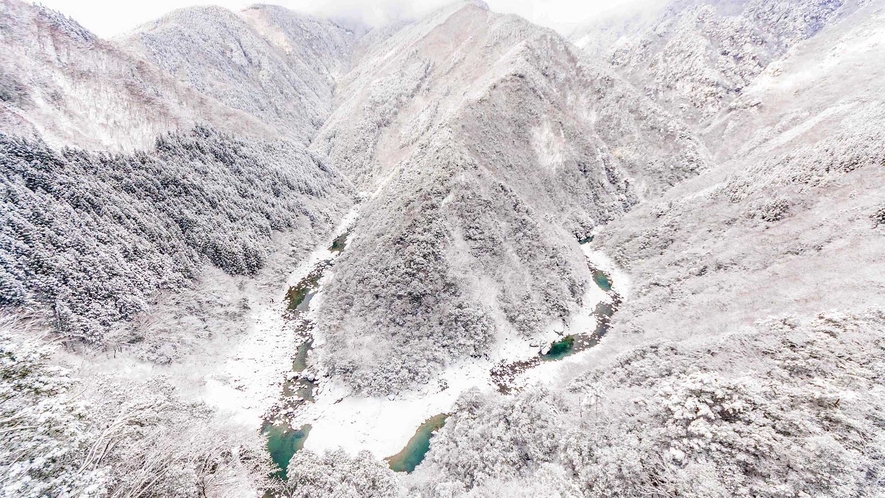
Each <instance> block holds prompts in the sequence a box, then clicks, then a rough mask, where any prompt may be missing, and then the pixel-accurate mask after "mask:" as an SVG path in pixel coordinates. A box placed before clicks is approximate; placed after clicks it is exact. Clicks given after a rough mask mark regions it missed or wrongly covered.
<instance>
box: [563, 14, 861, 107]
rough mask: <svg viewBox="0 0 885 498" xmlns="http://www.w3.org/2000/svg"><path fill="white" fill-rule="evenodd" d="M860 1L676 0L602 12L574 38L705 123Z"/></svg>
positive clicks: (653, 95) (666, 101) (643, 86)
mask: <svg viewBox="0 0 885 498" xmlns="http://www.w3.org/2000/svg"><path fill="white" fill-rule="evenodd" d="M859 3H863V2H857V1H852V0H848V1H843V0H800V1H795V2H780V1H772V0H729V1H723V2H719V1H706V0H675V1H672V2H667V3H665V4H663V5H662V6H660V7H658V8H651V9H648V10H644V11H643V12H641V13H638V14H637V13H633V14H631V15H623V16H615V17H613V18H602V20H598V21H594V22H593V23H592V24H590V25H588V26H585V27H583V28H581V29H579V30H577V31H575V32H574V33H573V34H572V35H571V39H572V40H573V41H574V42H575V43H576V44H577V45H578V46H580V47H582V48H583V49H584V50H585V51H586V52H587V53H589V54H591V55H592V56H594V57H596V58H602V59H605V60H607V61H608V62H609V63H611V64H612V66H613V67H614V68H615V70H616V71H617V72H618V73H619V74H621V75H623V76H624V77H625V78H627V79H628V80H629V81H630V82H631V83H633V84H634V85H635V86H636V87H637V88H638V89H640V90H641V91H642V92H643V93H645V94H646V95H648V96H649V97H650V98H652V99H654V100H655V101H657V102H659V103H661V104H662V105H664V106H665V107H666V108H667V109H669V110H671V111H672V112H674V113H676V114H677V115H679V116H680V117H681V118H683V119H685V120H686V122H688V123H706V122H709V120H710V119H711V118H712V116H714V115H715V114H716V113H717V112H719V111H720V110H721V109H723V108H724V107H725V106H727V105H728V104H729V102H731V101H732V100H733V99H735V98H736V97H738V96H740V94H741V92H742V91H743V90H744V89H745V88H746V87H747V86H748V85H750V84H751V83H752V82H753V81H754V79H755V78H756V77H757V76H758V75H759V74H760V73H761V72H762V71H763V70H764V69H765V68H766V67H767V66H768V65H769V64H770V63H772V62H774V61H776V60H778V59H779V58H780V57H782V56H783V55H784V54H785V53H787V51H788V50H789V49H790V48H791V47H793V46H794V45H796V44H797V43H799V42H801V41H803V40H806V39H809V38H811V37H813V36H814V35H815V34H817V33H818V32H819V31H820V30H821V29H823V28H825V27H826V26H827V25H829V24H833V23H835V22H837V21H838V20H840V19H841V18H843V17H845V16H846V15H848V14H849V13H850V12H852V11H853V10H854V9H856V8H857V6H858V4H859Z"/></svg>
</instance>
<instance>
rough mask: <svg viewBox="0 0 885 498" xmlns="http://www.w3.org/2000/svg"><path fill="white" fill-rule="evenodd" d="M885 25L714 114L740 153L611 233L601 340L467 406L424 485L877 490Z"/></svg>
mask: <svg viewBox="0 0 885 498" xmlns="http://www.w3.org/2000/svg"><path fill="white" fill-rule="evenodd" d="M883 30H885V4H883V3H882V2H881V1H876V2H870V3H869V4H868V5H866V6H864V7H862V8H860V9H858V10H857V11H856V12H854V13H852V15H851V17H848V18H846V21H845V22H844V23H840V24H839V25H838V26H833V27H831V28H829V29H827V30H824V31H822V32H821V33H820V34H818V35H817V36H815V37H814V38H812V39H811V40H808V41H806V42H803V43H799V44H797V45H796V46H795V47H794V49H793V50H792V51H791V53H790V54H789V55H788V56H787V57H785V58H784V59H783V61H782V62H780V63H779V64H778V66H777V67H773V68H771V69H770V70H769V71H767V72H765V73H764V74H763V76H762V77H760V78H758V79H757V80H756V82H755V83H754V84H753V85H751V86H750V87H749V88H747V89H746V90H745V92H744V94H745V98H747V99H748V102H752V105H746V106H735V107H734V108H733V109H731V110H730V111H729V112H728V113H727V114H725V115H724V116H720V117H719V119H720V122H719V125H717V126H716V127H714V129H715V131H717V132H722V130H723V129H724V128H725V127H726V123H728V125H727V128H728V130H731V131H732V132H734V133H736V136H735V137H731V139H732V140H735V142H736V143H737V145H735V146H734V149H733V150H738V151H739V152H738V153H736V154H733V158H732V159H731V160H729V161H725V162H723V163H722V164H721V165H720V166H718V167H716V168H714V169H712V170H710V171H708V172H705V173H703V174H701V175H699V176H698V177H696V178H693V179H688V180H686V181H685V182H683V183H681V184H679V185H677V186H676V187H674V188H673V189H672V190H670V191H669V192H667V193H665V194H664V195H663V196H662V197H661V198H660V199H658V200H655V201H652V202H649V203H647V204H645V205H641V206H638V207H636V209H634V210H632V211H631V212H630V213H628V214H626V215H625V216H623V217H621V218H619V219H617V220H614V221H613V222H611V223H610V224H608V225H607V226H605V227H603V228H601V229H600V230H599V232H598V233H597V235H596V237H595V238H594V240H593V241H592V242H591V243H590V246H591V247H593V248H594V249H598V250H602V251H605V252H606V253H608V254H611V255H612V256H613V257H614V258H615V260H616V261H617V262H618V263H619V264H620V265H621V266H622V267H623V268H625V269H626V271H627V272H628V274H629V278H630V280H631V292H630V296H629V298H628V299H625V300H624V302H623V303H622V305H621V306H620V308H619V309H618V311H617V313H616V314H615V316H614V320H613V326H612V329H611V330H610V331H609V333H608V335H607V336H606V339H605V340H604V341H603V342H602V343H601V344H600V345H599V346H597V347H596V348H594V350H591V352H590V354H589V355H588V357H587V358H586V360H585V362H584V363H583V364H580V365H578V364H575V365H574V366H573V367H572V370H571V371H570V372H568V375H563V376H562V378H559V379H556V380H555V381H554V382H551V383H550V384H551V385H550V388H549V389H536V390H530V391H528V392H525V393H523V394H520V395H518V396H516V397H515V398H512V397H507V396H500V395H495V394H491V395H475V396H471V397H467V396H465V397H464V398H462V402H461V404H460V405H459V408H458V409H459V410H460V414H457V415H455V416H453V417H451V418H450V419H449V421H448V422H447V424H446V427H444V428H443V429H442V430H441V431H440V434H439V436H437V438H436V439H435V440H434V443H433V444H434V446H433V448H432V449H431V451H430V452H429V453H428V459H429V460H430V464H429V465H428V466H426V467H423V468H420V469H419V471H416V475H413V477H412V482H413V483H414V485H415V486H416V487H417V488H418V489H420V490H422V491H423V492H426V493H432V492H436V493H441V492H444V491H446V490H452V489H457V490H459V491H468V492H472V493H474V494H476V495H483V494H488V493H492V494H493V493H496V492H501V490H506V492H508V494H512V495H514V496H531V495H533V494H538V493H543V492H545V491H546V490H550V489H553V490H555V491H556V492H559V493H562V494H575V495H584V496H599V495H606V496H635V495H636V494H637V493H642V494H644V495H649V496H673V495H691V496H703V497H719V496H783V495H802V494H807V495H810V496H878V495H879V494H881V490H882V484H883V482H885V473H883V469H885V459H883V448H885V441H883V439H882V435H881V431H880V430H878V428H877V427H878V424H879V420H881V413H882V410H883V407H885V384H883V379H882V376H881V372H882V369H883V367H885V353H883V349H882V345H883V336H882V334H883V323H885V322H883V311H882V301H881V296H882V293H883V291H885V265H883V261H885V244H883V243H882V242H883V237H885V232H883V229H882V228H883V221H885V219H883V215H882V213H885V208H883V204H882V199H883V198H885V191H883V188H885V187H883V186H885V153H883V148H882V143H883V138H885V137H883V136H882V130H883V129H885V102H883V99H882V95H883V88H882V85H883V81H885V79H883V78H882V74H883V69H885V67H883V63H882V61H885V54H883V53H882V51H883V46H882V44H881V43H877V40H880V39H881V36H882V33H883ZM823 54H826V55H823ZM858 67H863V71H858ZM744 127H746V128H750V130H749V131H748V132H746V133H743V129H744ZM726 135H728V134H727V133H724V134H723V136H726ZM742 138H743V139H745V140H746V141H745V142H744V143H743V144H740V143H739V141H740V140H741V139H742ZM502 421H505V422H503V423H502ZM502 427H506V430H503V429H501V428H502ZM469 449H473V451H470V450H469ZM511 491H512V492H511Z"/></svg>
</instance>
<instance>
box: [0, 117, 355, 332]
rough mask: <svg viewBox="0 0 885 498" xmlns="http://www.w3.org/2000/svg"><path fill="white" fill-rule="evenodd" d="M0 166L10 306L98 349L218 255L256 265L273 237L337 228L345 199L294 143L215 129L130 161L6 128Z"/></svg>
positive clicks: (1, 273)
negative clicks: (160, 294) (44, 315)
mask: <svg viewBox="0 0 885 498" xmlns="http://www.w3.org/2000/svg"><path fill="white" fill-rule="evenodd" d="M0 171H2V177H0V181H2V186H3V195H2V213H3V214H2V217H3V223H2V229H0V234H2V241H0V289H2V305H3V306H4V307H5V308H6V309H8V310H11V309H15V308H26V309H31V310H33V311H35V312H37V313H41V312H43V311H44V310H46V311H47V312H49V313H51V315H52V320H53V324H54V328H55V330H56V331H57V332H59V333H61V334H63V335H64V336H65V337H67V338H70V339H85V340H87V341H90V342H96V343H101V342H102V339H103V336H104V334H105V333H106V332H107V331H108V330H109V329H111V328H113V327H116V326H118V323H117V322H119V321H121V320H128V319H131V318H132V317H133V316H134V315H136V314H137V313H139V312H141V311H144V310H145V309H147V307H148V305H149V302H150V301H151V297H152V295H154V294H155V293H156V292H157V291H159V290H162V289H173V290H174V289H176V288H179V287H183V286H187V285H188V283H189V281H190V280H191V279H193V278H194V277H195V276H196V275H197V274H198V273H199V272H200V270H201V268H202V266H203V265H204V264H206V263H207V262H208V263H211V264H213V265H215V266H217V267H219V268H221V269H222V270H224V271H226V272H228V273H231V274H247V275H248V274H254V273H256V272H257V271H258V270H259V269H260V268H261V267H262V266H263V265H264V262H265V258H266V255H267V249H268V245H269V243H270V239H271V237H272V235H273V233H274V232H281V231H285V230H287V229H291V228H292V227H294V226H296V223H297V221H298V218H301V217H305V218H307V219H309V220H310V221H311V224H313V225H316V226H326V225H329V224H330V223H332V221H333V220H332V216H333V214H337V209H338V208H337V206H338V205H339V204H340V203H342V201H343V200H345V199H346V195H347V194H346V192H347V186H346V182H345V180H344V179H343V178H341V177H340V176H339V175H338V174H337V173H336V172H335V171H334V170H332V169H331V168H330V167H329V166H328V165H327V164H325V162H324V160H323V159H321V158H319V157H317V156H314V155H312V154H311V153H309V152H307V151H306V150H304V149H303V148H301V147H299V146H297V145H294V144H291V143H288V142H256V141H249V142H246V141H242V140H237V139H235V138H233V137H230V136H227V135H224V134H220V133H218V132H216V131H214V130H211V129H209V128H205V127H198V128H196V129H194V130H193V131H191V132H189V133H181V134H169V135H165V136H163V137H160V138H158V139H157V143H156V146H155V148H154V150H151V151H145V152H137V153H135V154H132V155H129V154H112V153H93V152H87V151H83V150H79V149H71V148H65V149H62V150H60V151H54V150H52V149H51V148H49V147H48V146H47V145H46V144H44V143H42V142H39V141H34V140H30V139H25V138H18V137H10V136H7V135H0Z"/></svg>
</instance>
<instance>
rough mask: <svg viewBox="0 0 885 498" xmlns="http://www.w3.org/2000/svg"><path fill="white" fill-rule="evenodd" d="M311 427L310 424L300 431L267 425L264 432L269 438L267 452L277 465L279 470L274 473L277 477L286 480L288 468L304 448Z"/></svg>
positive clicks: (302, 427)
mask: <svg viewBox="0 0 885 498" xmlns="http://www.w3.org/2000/svg"><path fill="white" fill-rule="evenodd" d="M310 429H311V426H310V425H309V424H307V425H303V426H301V428H300V429H291V428H289V427H288V425H286V426H279V425H271V424H267V423H265V425H264V428H263V429H262V432H263V433H264V434H265V435H266V436H267V450H268V451H269V452H270V457H271V459H273V462H274V463H275V464H277V467H278V468H279V470H278V471H277V472H275V473H274V476H275V477H278V478H280V479H286V477H287V476H286V468H287V467H288V466H289V461H290V460H292V455H294V454H295V452H297V451H299V450H300V449H301V448H303V447H304V441H305V440H306V439H307V436H308V435H309V434H310Z"/></svg>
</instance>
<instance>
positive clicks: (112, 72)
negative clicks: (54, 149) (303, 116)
mask: <svg viewBox="0 0 885 498" xmlns="http://www.w3.org/2000/svg"><path fill="white" fill-rule="evenodd" d="M0 15H2V21H0V22H2V24H0V37H2V44H3V47H4V50H3V51H2V54H0V74H2V75H3V76H2V79H0V85H2V95H4V98H3V99H2V107H0V126H2V130H3V131H4V132H5V133H7V134H14V135H29V136H31V137H40V138H42V139H43V140H45V141H46V142H48V143H50V144H52V145H54V146H62V145H78V146H84V147H91V148H101V149H108V150H133V149H135V148H146V147H150V146H151V145H153V142H154V140H155V138H156V137H157V136H159V135H162V134H163V133H166V132H168V131H174V130H178V129H187V128H189V127H192V126H193V125H194V124H195V123H205V124H210V125H212V126H214V127H216V128H218V129H219V130H223V131H230V132H237V131H238V130H242V131H243V133H244V134H246V135H248V136H250V137H266V136H273V135H274V131H273V129H272V128H269V127H267V126H265V125H264V124H263V123H262V122H261V121H259V120H258V119H252V118H250V116H249V115H247V114H245V113H243V112H240V111H237V110H234V109H231V108H230V107H226V106H223V105H221V104H219V103H218V102H217V101H215V100H213V99H211V98H207V97H205V96H203V95H202V94H200V93H198V92H196V91H194V90H192V89H190V88H187V87H186V86H183V85H180V84H178V83H176V82H175V80H174V79H173V78H172V77H171V76H170V75H169V74H167V73H165V72H163V71H162V70H160V69H159V68H157V67H156V66H154V65H152V64H149V63H147V62H145V61H144V60H142V59H139V58H136V57H133V56H131V55H129V54H127V53H126V52H125V51H124V50H122V49H121V48H120V47H119V46H118V45H116V44H115V43H112V42H109V41H107V40H102V39H100V38H98V37H96V36H95V35H93V34H92V33H90V32H89V31H87V30H86V29H84V28H83V27H82V26H80V25H79V24H77V22H76V21H74V20H72V19H69V18H67V17H64V16H63V15H61V14H59V13H57V12H55V11H52V10H49V9H46V8H43V7H39V6H35V5H29V4H26V3H24V2H20V1H18V0H3V1H2V2H0Z"/></svg>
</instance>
